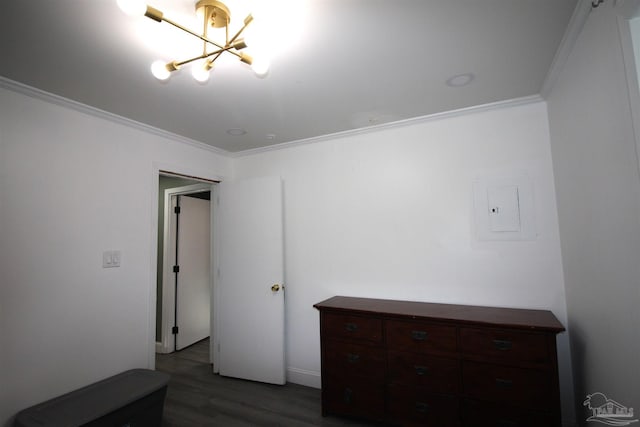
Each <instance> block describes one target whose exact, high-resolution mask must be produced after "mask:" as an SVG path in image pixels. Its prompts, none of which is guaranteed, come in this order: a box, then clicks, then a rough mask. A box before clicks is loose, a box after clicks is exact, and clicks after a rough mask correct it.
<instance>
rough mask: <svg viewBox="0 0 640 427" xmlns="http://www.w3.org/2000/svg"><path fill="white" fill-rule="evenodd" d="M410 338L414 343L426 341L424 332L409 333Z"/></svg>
mask: <svg viewBox="0 0 640 427" xmlns="http://www.w3.org/2000/svg"><path fill="white" fill-rule="evenodd" d="M411 338H413V339H414V340H415V341H424V340H426V339H427V333H426V332H425V331H411Z"/></svg>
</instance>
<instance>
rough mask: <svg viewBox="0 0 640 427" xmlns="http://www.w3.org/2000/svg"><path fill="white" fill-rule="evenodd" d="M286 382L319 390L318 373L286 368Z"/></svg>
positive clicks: (320, 384)
mask: <svg viewBox="0 0 640 427" xmlns="http://www.w3.org/2000/svg"><path fill="white" fill-rule="evenodd" d="M287 382H289V383H293V384H300V385H303V386H307V387H313V388H321V386H322V381H321V380H320V372H318V371H308V370H306V369H299V368H292V367H289V368H287Z"/></svg>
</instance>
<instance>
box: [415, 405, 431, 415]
mask: <svg viewBox="0 0 640 427" xmlns="http://www.w3.org/2000/svg"><path fill="white" fill-rule="evenodd" d="M416 411H418V412H420V413H423V414H425V413H427V412H428V411H429V405H427V404H426V403H424V402H416Z"/></svg>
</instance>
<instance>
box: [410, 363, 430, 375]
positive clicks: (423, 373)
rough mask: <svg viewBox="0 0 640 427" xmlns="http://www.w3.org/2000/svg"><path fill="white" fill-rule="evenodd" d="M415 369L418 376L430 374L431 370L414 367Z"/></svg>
mask: <svg viewBox="0 0 640 427" xmlns="http://www.w3.org/2000/svg"><path fill="white" fill-rule="evenodd" d="M413 369H415V370H416V375H420V376H422V375H427V374H428V373H429V368H427V367H426V366H418V365H416V366H414V367H413Z"/></svg>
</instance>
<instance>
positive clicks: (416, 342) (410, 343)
mask: <svg viewBox="0 0 640 427" xmlns="http://www.w3.org/2000/svg"><path fill="white" fill-rule="evenodd" d="M385 332H386V337H387V347H389V349H391V350H398V351H400V350H403V351H414V352H432V353H442V352H455V351H456V348H457V345H456V328H455V326H446V325H439V324H433V323H421V322H404V321H400V320H387V321H386V322H385Z"/></svg>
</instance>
